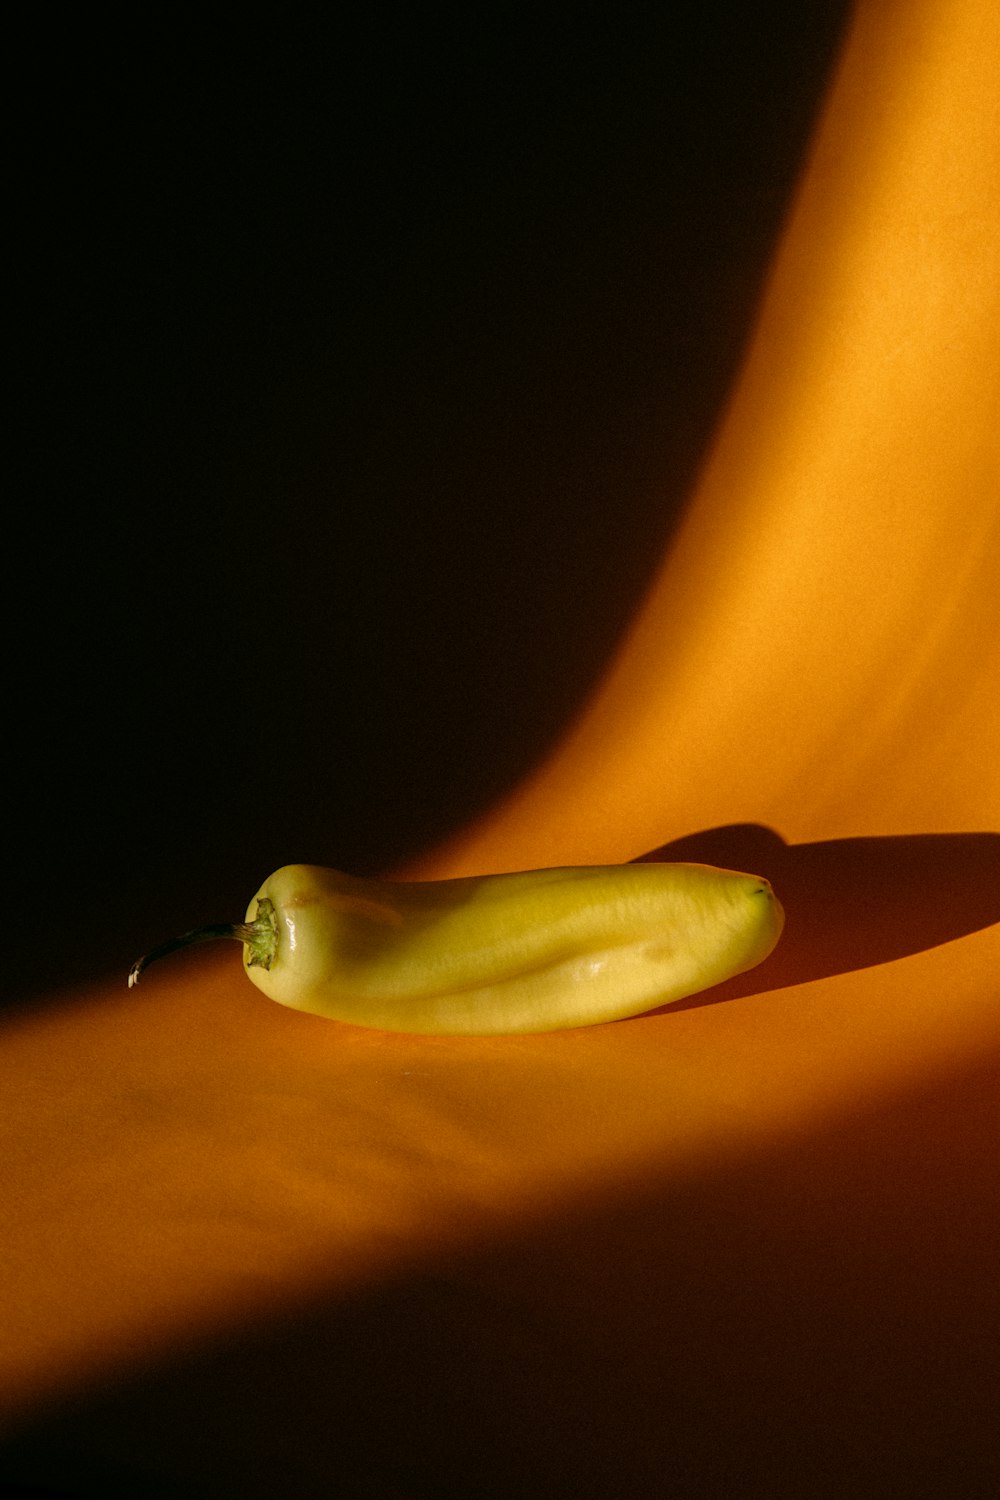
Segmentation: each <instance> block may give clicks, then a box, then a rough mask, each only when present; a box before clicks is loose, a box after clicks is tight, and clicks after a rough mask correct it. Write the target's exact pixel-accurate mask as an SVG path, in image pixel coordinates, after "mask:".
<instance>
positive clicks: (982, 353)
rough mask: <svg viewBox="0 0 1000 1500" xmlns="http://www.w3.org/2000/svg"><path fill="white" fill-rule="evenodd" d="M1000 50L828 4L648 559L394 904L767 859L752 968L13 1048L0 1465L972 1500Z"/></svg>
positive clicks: (207, 988) (984, 1033)
mask: <svg viewBox="0 0 1000 1500" xmlns="http://www.w3.org/2000/svg"><path fill="white" fill-rule="evenodd" d="M998 58H1000V22H998V14H997V10H996V7H995V5H993V4H992V3H991V0H947V3H944V0H917V3H906V4H903V3H889V0H868V3H863V4H862V5H861V6H860V8H859V10H858V13H857V16H856V18H855V21H854V24H853V28H852V32H851V36H850V38H849V41H848V45H847V48H846V51H845V55H844V57H843V59H842V62H841V65H840V68H839V72H838V76H837V78H836V80H835V83H834V87H833V89H832V92H831V97H830V99H829V102H828V105H827V107H826V110H825V113H824V117H823V120H822V123H821V128H820V130H819V132H818V136H817V139H816V141H815V144H814V148H813V151H812V155H811V158H810V162H809V165H808V169H807V171H806V172H805V174H804V177H803V180H802V183H801V185H800V190H799V193H798V197H797V201H796V204H795V207H794V212H793V214H792V216H791V219H790V221H789V224H788V227H787V231H786V233H785V236H784V239H783V242H782V245H781V247H780V251H779V253H778V256H777V258H776V261H775V264H774V266H773V273H772V276H771V279H770V284H769V287H768V290H767V294H766V297H765V299H764V302H763V305H762V308H761V313H760V319H759V324H758V327H757V330H756V333H755V336H754V338H753V341H752V344H751V347H750V348H749V350H748V355H747V359H746V363H745V367H744V369H743V373H742V376H741V378H740V380H739V382H738V384H737V387H736V389H735V390H734V392H733V395H732V400H731V403H730V406H729V409H728V411H727V413H726V415H725V418H724V421H723V422H722V424H721V426H720V429H719V431H718V434H717V438H716V441H715V443H714V446H713V449H712V452H711V454H710V455H709V458H708V461H707V463H706V465H705V467H704V470H703V472H702V474H701V477H700V479H699V481H698V483H697V486H696V488H695V492H694V494H693V495H692V498H691V503H690V505H689V508H688V510H687V512H686V515H685V519H684V523H683V526H682V528H681V530H680V533H679V535H678V536H677V537H676V538H675V539H674V543H673V544H672V546H671V549H670V551H669V554H668V555H667V556H666V557H665V559H664V561H663V565H662V568H661V571H660V573H659V575H658V577H657V579H656V581H655V584H654V586H653V588H652V590H651V591H650V593H649V595H648V597H647V599H646V601H645V604H644V607H643V609H642V610H641V612H640V613H639V615H638V616H637V618H636V619H635V621H634V622H633V624H632V626H631V628H630V630H629V632H628V635H627V638H626V639H625V640H624V641H623V643H622V646H621V650H620V652H619V654H618V656H617V658H616V660H615V661H614V662H613V664H612V666H611V668H610V669H609V672H608V674H607V676H606V678H605V680H604V681H603V683H602V684H601V685H600V687H599V689H598V690H597V692H596V693H595V695H594V696H593V698H592V700H591V702H590V703H589V704H588V705H586V707H585V709H584V711H583V712H582V714H581V715H580V717H579V719H578V721H577V722H576V724H575V725H574V726H573V727H572V729H571V730H570V732H569V733H568V734H567V735H566V737H565V738H564V740H563V741H562V743H561V744H560V745H559V746H558V747H557V748H556V750H555V752H554V753H553V755H552V756H551V757H550V759H549V760H548V761H547V762H546V763H545V764H544V765H542V766H541V767H540V768H539V769H538V770H537V772H536V773H535V774H534V775H533V776H532V777H531V778H529V780H528V781H527V782H526V783H525V784H524V785H522V786H521V787H520V788H518V789H517V790H516V792H515V793H514V794H513V795H512V796H511V797H510V798H509V799H508V800H506V801H505V802H503V803H502V804H500V805H498V806H497V807H496V808H494V809H493V810H492V811H491V812H490V813H489V814H488V815H487V816H485V817H484V818H483V819H481V820H480V821H479V822H478V823H476V824H475V825H473V826H471V827H470V828H468V829H467V830H465V831H464V832H463V833H462V834H461V835H460V836H459V837H458V838H457V839H455V840H454V841H452V842H450V843H449V844H448V845H446V846H445V847H442V848H440V849H438V850H435V851H432V852H429V853H428V854H427V855H426V856H425V857H424V858H423V859H421V860H420V861H418V862H416V863H415V864H413V865H412V866H411V867H410V868H409V870H408V873H409V874H411V875H413V876H419V877H428V876H433V877H437V876H441V875H446V874H447V875H450V874H464V873H469V872H473V871H477V870H484V869H502V868H508V869H513V868H525V867H529V866H534V865H543V864H546V863H569V862H574V861H575V862H580V863H587V862H595V863H596V862H606V861H610V860H629V859H633V858H636V857H638V856H640V855H643V854H646V855H650V854H654V853H655V856H656V857H665V858H670V857H678V858H694V859H702V860H705V861H706V862H711V863H716V864H726V865H731V866H733V867H737V868H752V869H753V870H754V871H755V872H756V873H760V874H763V875H766V876H768V877H769V878H770V879H772V881H773V883H774V885H775V889H776V891H777V893H778V895H779V896H780V897H781V899H782V901H783V903H784V904H785V907H786V911H787V916H788V922H787V928H786V933H785V936H784V938H783V939H782V942H781V944H780V945H779V948H778V949H777V951H776V952H775V953H774V954H773V955H772V957H771V958H770V959H768V960H767V961H766V963H765V964H764V965H763V966H762V967H761V968H760V969H758V970H756V971H754V972H752V973H750V974H748V975H743V976H741V977H740V978H739V979H738V980H734V981H732V982H731V983H730V984H729V985H726V986H723V987H722V988H721V989H719V990H716V991H713V992H710V993H709V994H706V995H703V996H698V997H695V998H694V999H693V1000H691V1001H688V1002H682V1003H681V1004H680V1005H679V1006H675V1007H672V1008H670V1009H667V1010H664V1011H662V1012H659V1013H654V1014H652V1015H649V1016H645V1017H642V1018H639V1019H637V1020H635V1021H629V1022H624V1023H620V1024H616V1025H612V1026H603V1027H595V1028H592V1029H588V1030H580V1031H572V1032H566V1033H561V1034H557V1035H552V1036H532V1037H511V1038H490V1039H471V1040H470V1039H450V1038H436V1037H397V1036H393V1035H386V1034H382V1033H379V1032H367V1031H363V1030H354V1029H352V1028H349V1027H344V1026H340V1025H337V1024H335V1023H330V1022H325V1021H322V1020H318V1019H316V1018H313V1017H310V1016H305V1015H300V1014H296V1013H290V1012H287V1011H283V1010H281V1009H280V1008H279V1007H275V1006H268V1005H266V1004H265V1003H262V1001H261V998H260V996H259V995H258V994H257V992H256V991H254V990H253V989H252V988H251V987H250V986H249V985H248V984H247V983H246V981H245V978H244V976H243V975H242V973H241V972H240V969H239V965H238V963H237V962H236V961H235V953H224V954H220V955H218V956H215V955H212V956H210V957H207V958H195V959H191V960H190V961H182V962H179V963H178V965H177V966H176V967H174V968H173V969H172V970H168V969H166V968H164V969H163V971H162V973H159V974H158V975H157V977H156V979H155V980H154V979H153V978H152V977H151V978H150V979H149V981H148V982H144V984H143V986H142V987H140V989H139V990H138V991H137V992H135V993H132V994H129V993H127V992H126V990H125V988H124V983H123V982H122V984H121V985H118V986H115V987H106V986H95V987H94V988H93V989H92V990H91V991H88V992H87V993H83V994H76V993H74V994H72V995H68V996H65V997H62V998H61V999H60V1000H59V1002H58V1003H53V1004H52V1005H51V1006H49V1007H48V1008H47V1009H46V1010H44V1011H41V1012H39V1013H37V1014H26V1015H24V1016H22V1017H20V1018H18V1019H15V1020H13V1021H9V1022H7V1023H6V1024H5V1027H4V1029H3V1031H2V1032H0V1055H2V1063H0V1068H2V1076H3V1079H4V1085H3V1088H4V1096H5V1097H4V1106H3V1119H2V1130H3V1135H4V1140H3V1145H2V1160H3V1168H2V1182H3V1201H4V1219H5V1226H4V1241H5V1248H4V1263H3V1276H2V1280H0V1288H2V1290H0V1297H2V1303H3V1312H2V1329H3V1335H2V1338H0V1402H2V1406H0V1410H2V1413H3V1420H4V1426H5V1428H6V1429H7V1432H8V1434H9V1446H8V1452H9V1454H10V1455H11V1456H10V1457H9V1458H8V1459H5V1463H6V1464H7V1469H5V1470H3V1471H0V1472H3V1473H5V1474H6V1473H10V1474H11V1475H14V1476H17V1477H21V1478H25V1479H28V1480H35V1481H37V1482H38V1483H40V1484H45V1483H49V1484H51V1485H53V1486H59V1485H63V1486H65V1489H66V1492H67V1493H73V1492H75V1491H73V1489H72V1483H73V1482H79V1484H80V1490H79V1493H82V1494H121V1495H128V1494H135V1495H139V1494H152V1495H156V1494H160V1493H162V1494H185V1495H189V1494H190V1495H202V1494H204V1495H206V1496H207V1495H218V1494H225V1495H234V1496H236V1495H238V1496H248V1497H253V1496H258V1495H259V1496H261V1497H263V1496H265V1495H272V1494H281V1493H285V1494H289V1495H293V1496H313V1495H315V1496H339V1495H345V1496H355V1495H357V1496H364V1495H370V1496H382V1495H385V1496H390V1497H391V1496H398V1497H407V1496H416V1495H421V1496H455V1497H459V1496H466V1495H469V1496H471V1495H497V1496H499V1495H530V1494H545V1495H556V1496H560V1495H566V1496H569V1495H573V1496H589V1495H593V1496H598V1495H600V1496H654V1495H663V1494H676V1495H680V1496H713V1497H714V1496H722V1495H726V1496H728V1495H740V1496H743V1495H748V1496H749V1495H752V1496H761V1497H765V1496H766V1497H768V1500H773V1497H779V1496H787V1497H798V1496H804V1495H809V1496H830V1497H833V1496H843V1495H864V1496H869V1495H871V1496H875V1495H879V1496H885V1495H896V1494H899V1495H903V1494H905V1495H907V1496H915V1495H932V1494H933V1495H956V1496H957V1495H961V1496H969V1497H972V1496H980V1495H981V1496H984V1497H985V1496H986V1495H988V1494H994V1493H996V1490H997V1487H998V1485H1000V1443H998V1440H997V1437H996V1430H995V1422H996V1412H997V1402H998V1399H1000V1279H998V1277H997V1273H996V1267H997V1254H998V1249H1000V1192H998V1187H997V1182H998V1174H997V1141H998V1139H1000V1082H998V1080H1000V979H998V975H1000V833H998V832H997V829H998V828H1000V604H998V599H1000V568H998V558H1000V551H998V544H1000V501H998V495H1000V422H998V413H1000V338H998V336H997V333H998V329H1000V209H998V189H1000V92H998V90H997V86H996V78H997V60H998Z"/></svg>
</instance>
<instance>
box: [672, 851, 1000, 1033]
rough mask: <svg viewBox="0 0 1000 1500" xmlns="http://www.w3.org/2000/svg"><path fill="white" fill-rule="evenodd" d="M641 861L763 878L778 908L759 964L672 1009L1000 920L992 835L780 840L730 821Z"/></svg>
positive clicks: (775, 985) (869, 961)
mask: <svg viewBox="0 0 1000 1500" xmlns="http://www.w3.org/2000/svg"><path fill="white" fill-rule="evenodd" d="M643 858H644V860H647V861H660V860H680V861H684V860H691V861H693V862H694V863H696V864H707V865H719V866H720V867H722V868H723V869H734V870H746V871H747V873H748V874H753V875H763V876H764V877H765V878H766V879H767V880H769V881H770V882H771V884H772V885H773V887H774V890H775V894H776V895H777V897H778V899H779V901H780V902H781V903H782V905H783V907H784V908H785V930H784V932H783V933H782V936H781V940H780V942H779V943H778V946H777V948H776V949H775V950H774V952H773V953H772V954H771V955H770V957H768V958H766V959H765V960H764V962H763V963H762V964H761V965H760V966H759V967H758V968H756V969H753V970H751V971H750V972H749V973H747V974H739V975H737V977H736V978H735V979H731V980H729V981H727V982H726V983H725V984H720V985H717V986H716V987H715V988H714V989H712V990H708V991H706V992H705V993H704V994H701V995H692V996H691V998H690V999H688V1000H680V1001H678V1002H676V1003H675V1004H674V1005H672V1006H670V1007H669V1009H670V1010H686V1009H689V1008H690V1007H692V1006H698V1005H717V1004H719V1002H720V1001H723V1000H733V999H735V998H736V997H737V996H739V995H752V994H760V993H762V992H764V991H765V990H776V989H782V988H784V987H785V986H786V985H791V984H806V983H808V982H809V981H810V980H812V979H823V978H825V977H826V976H827V975H830V974H849V973H851V972H852V971H853V970H855V969H867V968H870V967H871V966H872V965H874V964H886V963H892V962H893V960H894V959H897V958H905V957H906V956H907V954H909V953H921V952H923V951H924V949H926V948H936V947H938V946H939V945H940V944H941V943H950V942H951V941H953V939H955V938H960V937H964V936H965V935H966V934H967V933H970V932H978V931H979V930H980V929H981V928H983V927H990V926H992V925H993V923H994V922H1000V834H997V833H926V834H913V835H903V836H897V837H889V838H861V839H831V840H830V841H829V842H827V843H821V844H786V843H785V842H784V841H783V840H782V839H781V838H780V836H779V835H778V834H777V833H775V832H774V831H773V830H772V829H770V828H763V827H761V826H759V825H758V824H754V823H736V824H732V825H730V826H728V827H725V828H712V829H708V830H706V831H705V832H703V833H694V834H690V835H689V836H687V837H685V838H682V839H676V840H675V841H674V842H673V843H670V844H665V845H663V846H662V847H661V848H659V849H656V850H654V851H653V852H652V853H650V854H647V855H644V856H643ZM665 1008H666V1007H665Z"/></svg>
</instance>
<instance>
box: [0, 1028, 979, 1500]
mask: <svg viewBox="0 0 1000 1500" xmlns="http://www.w3.org/2000/svg"><path fill="white" fill-rule="evenodd" d="M998 1076H1000V1057H997V1056H989V1057H984V1058H982V1059H981V1061H980V1063H979V1064H978V1065H977V1066H975V1067H972V1068H969V1069H968V1070H966V1071H964V1072H960V1073H956V1074H955V1075H954V1076H952V1077H950V1078H948V1079H945V1080H941V1081H939V1082H938V1083H936V1084H935V1085H934V1086H933V1087H931V1088H927V1089H924V1090H921V1091H913V1092H912V1093H911V1094H909V1095H908V1096H906V1097H901V1098H897V1099H895V1100H892V1101H888V1102H884V1103H882V1104H880V1105H878V1106H877V1107H876V1106H873V1107H872V1108H871V1109H866V1110H864V1111H862V1112H859V1113H856V1114H855V1115H853V1116H849V1117H838V1118H837V1119H835V1120H832V1121H829V1122H827V1123H826V1124H825V1125H823V1126H814V1127H812V1128H810V1129H809V1130H808V1131H805V1132H804V1133H803V1134H802V1135H801V1136H800V1137H798V1138H796V1139H793V1140H790V1141H785V1142H782V1143H772V1144H771V1145H770V1146H769V1147H767V1148H766V1149H764V1150H763V1151H761V1152H750V1151H748V1152H747V1153H746V1154H745V1155H743V1157H742V1159H738V1160H730V1161H729V1162H728V1163H727V1164H726V1165H722V1166H716V1167H712V1168H704V1169H703V1170H702V1171H701V1172H700V1174H698V1175H696V1176H686V1177H681V1178H678V1177H677V1176H676V1174H675V1169H668V1170H667V1171H665V1172H664V1174H663V1175H662V1177H659V1176H658V1173H657V1168H656V1164H655V1162H654V1163H647V1164H644V1166H642V1167H641V1168H640V1169H637V1171H641V1173H642V1175H641V1176H637V1178H636V1180H630V1181H626V1182H623V1183H622V1184H621V1185H620V1189H619V1191H618V1192H617V1193H615V1194H614V1195H613V1196H609V1197H602V1198H596V1197H595V1198H594V1199H593V1200H592V1201H591V1202H589V1203H583V1204H581V1203H577V1204H575V1205H573V1206H566V1207H564V1208H563V1209H562V1210H561V1211H560V1214H559V1217H558V1219H556V1218H555V1217H554V1218H553V1219H552V1221H550V1222H547V1223H544V1224H540V1225H534V1226H532V1227H528V1228H525V1227H524V1226H520V1227H518V1228H516V1229H514V1230H512V1231H511V1232H510V1233H509V1234H507V1235H503V1234H501V1235H500V1236H498V1237H497V1238H496V1239H495V1240H494V1242H493V1243H491V1244H485V1245H482V1246H481V1247H480V1248H478V1249H473V1250H470V1251H469V1252H468V1253H464V1254H452V1255H442V1256H439V1257H438V1258H437V1259H436V1260H435V1261H434V1262H433V1263H429V1264H427V1265H426V1266H425V1267H424V1268H423V1270H422V1271H419V1272H414V1273H412V1274H410V1275H407V1276H405V1277H401V1278H400V1279H399V1280H398V1281H397V1282H396V1283H395V1284H390V1285H386V1286H382V1287H379V1288H373V1289H371V1290H370V1291H368V1292H366V1293H363V1294H357V1295H355V1296H351V1297H348V1298H345V1299H338V1300H324V1299H323V1297H322V1295H321V1294H320V1293H319V1292H317V1296H316V1300H315V1302H314V1303H313V1304H312V1305H310V1306H308V1307H306V1308H302V1309H301V1310H300V1311H299V1312H297V1313H295V1314H290V1315H289V1316H288V1317H287V1319H284V1320H277V1321H274V1322H271V1323H270V1324H267V1325H264V1326H260V1327H256V1328H253V1329H246V1330H244V1331H243V1332H242V1333H239V1334H236V1335H234V1336H231V1337H229V1338H227V1339H223V1340H221V1341H220V1342H218V1343H217V1344H216V1345H215V1346H214V1347H211V1348H205V1349H203V1350H201V1351H199V1352H193V1353H191V1354H190V1355H189V1356H188V1357H178V1358H175V1359H174V1360H167V1361H164V1362H163V1363H162V1364H161V1365H160V1367H159V1368H156V1369H150V1370H148V1371H146V1372H144V1373H142V1374H140V1375H135V1374H133V1375H130V1376H127V1377H126V1376H123V1377H122V1378H121V1380H120V1381H119V1382H117V1383H115V1384H112V1385H109V1386H108V1387H106V1388H105V1389H103V1390H101V1391H92V1392H90V1393H88V1394H81V1395H80V1397H79V1398H78V1399H76V1400H72V1401H69V1402H67V1403H66V1406H65V1409H64V1410H63V1411H62V1412H61V1413H53V1414H50V1415H49V1416H48V1417H46V1418H44V1419H40V1420H39V1421H37V1422H36V1423H35V1424H34V1425H33V1426H32V1427H31V1428H30V1429H29V1428H25V1429H24V1430H23V1431H22V1433H21V1435H20V1437H19V1438H18V1439H17V1440H16V1441H15V1442H12V1443H11V1444H10V1445H9V1446H8V1448H7V1450H6V1453H5V1455H4V1458H3V1460H2V1467H0V1472H2V1473H4V1474H7V1475H10V1476H12V1477H14V1476H20V1477H24V1478H31V1479H34V1480H37V1481H39V1482H46V1481H48V1482H51V1483H52V1484H57V1483H59V1482H63V1483H65V1484H66V1485H67V1486H70V1485H72V1484H74V1483H75V1484H76V1485H78V1486H79V1488H77V1489H70V1490H68V1492H70V1493H75V1494H80V1495H93V1496H100V1497H101V1500H118V1497H120V1500H133V1497H135V1496H138V1495H142V1496H143V1497H147V1496H148V1497H150V1500H176V1497H180V1496H185V1497H189V1500H209V1497H227V1500H228V1497H232V1500H258V1497H259V1500H272V1497H273V1496H275V1495H287V1496H289V1497H294V1500H330V1497H331V1496H335V1497H337V1500H418V1497H419V1500H468V1497H469V1496H472V1495H475V1496H483V1497H489V1500H500V1497H502V1500H509V1497H511V1496H532V1495H545V1496H548V1497H553V1500H563V1497H566V1500H570V1497H572V1500H607V1497H616V1500H647V1497H654V1496H664V1495H670V1496H682V1497H684V1500H718V1497H720V1496H741V1497H744V1496H754V1497H760V1500H765V1497H766V1500H802V1497H804V1496H809V1497H810V1500H844V1497H845V1496H852V1497H857V1500H887V1497H900V1500H902V1497H903V1496H905V1497H906V1500H940V1497H942V1496H949V1497H950V1496H956V1497H957V1496H961V1497H962V1500H992V1497H993V1496H994V1495H995V1494H996V1493H997V1489H998V1486H1000V1448H998V1445H997V1441H996V1420H995V1419H996V1408H997V1401H998V1398H1000V1372H998V1367H997V1361H996V1328H997V1319H998V1317H1000V1282H998V1279H997V1275H996V1251H997V1242H998V1235H1000V1209H998V1204H997V1196H996V1159H995V1156H996V1152H995V1145H996V1141H997V1139H998V1133H1000V1091H998V1089H997V1078H998ZM666 1082H667V1080H665V1083H666Z"/></svg>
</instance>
